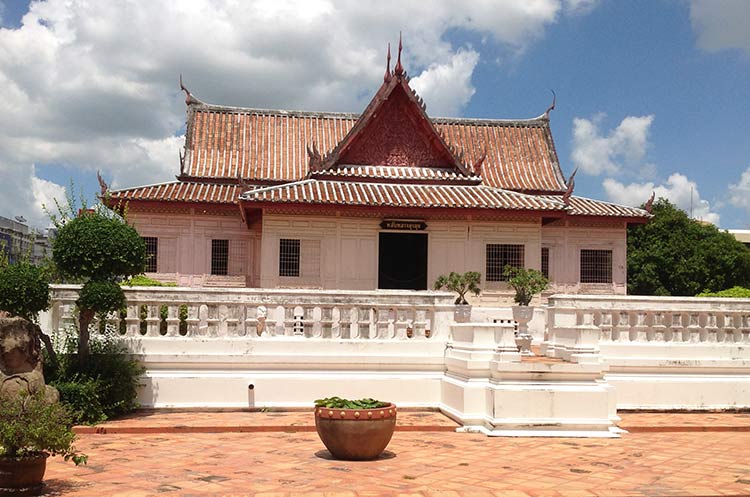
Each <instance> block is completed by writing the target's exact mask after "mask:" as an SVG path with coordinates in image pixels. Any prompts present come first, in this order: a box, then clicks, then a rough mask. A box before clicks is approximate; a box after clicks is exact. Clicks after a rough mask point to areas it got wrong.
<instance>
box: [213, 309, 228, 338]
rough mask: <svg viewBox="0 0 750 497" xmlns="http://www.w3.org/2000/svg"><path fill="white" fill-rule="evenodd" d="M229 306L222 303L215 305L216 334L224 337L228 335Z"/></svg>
mask: <svg viewBox="0 0 750 497" xmlns="http://www.w3.org/2000/svg"><path fill="white" fill-rule="evenodd" d="M229 326H230V318H229V307H227V306H226V305H224V304H222V305H219V306H217V307H216V335H215V336H220V337H226V336H228V335H229Z"/></svg>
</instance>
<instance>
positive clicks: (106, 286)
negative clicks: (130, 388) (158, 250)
mask: <svg viewBox="0 0 750 497" xmlns="http://www.w3.org/2000/svg"><path fill="white" fill-rule="evenodd" d="M52 257H53V260H54V262H55V264H56V265H57V267H58V268H59V270H60V271H61V272H62V273H63V275H65V276H66V277H70V278H73V279H79V280H83V281H84V284H83V288H81V292H80V294H79V298H78V300H77V301H76V304H77V305H78V310H79V319H78V325H79V326H78V331H79V334H80V339H79V341H78V359H79V361H80V362H81V363H84V362H85V361H86V359H87V358H88V355H89V324H90V323H91V320H92V319H93V318H94V316H95V315H96V313H108V312H112V311H117V310H119V309H121V308H122V307H123V306H124V305H125V295H124V293H123V292H122V288H120V285H118V284H117V280H118V279H121V278H123V277H127V276H133V275H136V274H140V273H142V272H143V271H144V269H145V268H146V244H145V242H144V241H143V239H142V238H141V237H140V236H139V235H138V232H137V231H136V230H135V228H133V227H132V226H130V225H129V224H128V223H127V222H126V221H125V219H124V218H123V217H121V216H119V215H117V214H115V213H113V212H111V211H106V210H105V209H104V208H100V209H97V210H94V211H91V210H82V211H81V212H80V213H79V214H78V216H76V217H74V218H72V219H68V220H64V221H62V222H60V223H59V229H58V233H57V237H56V238H55V240H54V242H53V245H52Z"/></svg>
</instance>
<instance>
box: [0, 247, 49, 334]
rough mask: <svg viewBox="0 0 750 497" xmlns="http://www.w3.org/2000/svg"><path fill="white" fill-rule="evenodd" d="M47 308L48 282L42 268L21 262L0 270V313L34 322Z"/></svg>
mask: <svg viewBox="0 0 750 497" xmlns="http://www.w3.org/2000/svg"><path fill="white" fill-rule="evenodd" d="M49 306H50V301H49V281H48V280H47V275H46V274H45V272H44V270H43V269H42V268H39V267H37V266H34V265H33V264H31V263H29V262H24V261H22V262H19V263H17V264H13V265H11V266H7V267H5V268H4V269H2V270H0V311H5V312H8V313H10V314H12V315H14V316H20V317H22V318H24V319H28V320H29V321H35V320H36V318H37V316H38V315H39V313H40V312H41V311H44V310H46V309H49Z"/></svg>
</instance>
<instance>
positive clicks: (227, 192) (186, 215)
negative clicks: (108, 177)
mask: <svg viewBox="0 0 750 497" xmlns="http://www.w3.org/2000/svg"><path fill="white" fill-rule="evenodd" d="M400 55H401V50H400V48H399V56H398V60H397V63H396V65H395V67H394V69H393V70H391V69H390V54H389V57H388V65H387V69H386V72H385V75H384V80H383V84H382V85H381V86H380V88H379V89H378V90H377V92H376V93H375V96H374V97H373V98H372V100H371V102H370V103H369V105H368V106H367V107H366V108H365V109H364V111H363V112H362V113H361V114H359V115H356V114H346V113H332V112H298V111H286V110H261V109H250V108H238V107H227V106H218V105H212V104H207V103H204V102H202V101H201V100H199V99H198V98H196V97H195V96H194V95H192V94H191V93H190V92H189V91H188V90H187V89H186V88H185V87H184V86H183V87H182V89H183V90H184V91H185V94H186V104H187V130H186V137H185V149H184V153H182V154H181V155H180V173H179V175H178V176H177V178H176V181H172V182H168V183H162V184H157V185H148V186H141V187H136V188H129V189H124V190H116V191H110V192H108V198H109V202H110V203H111V204H112V205H114V204H121V205H122V203H127V205H128V213H129V219H130V221H131V222H133V223H134V224H135V226H136V228H137V229H138V231H139V232H140V233H141V235H142V236H143V237H144V239H145V240H146V244H147V247H148V252H149V262H148V274H149V275H151V276H153V277H155V278H157V279H160V280H164V281H174V282H176V283H178V284H179V285H182V286H240V287H260V288H324V289H342V290H373V289H415V290H421V289H428V288H430V287H431V286H432V283H433V282H434V281H435V279H436V278H437V277H438V276H439V275H441V274H445V273H448V272H450V271H457V272H464V271H478V272H480V273H481V275H482V289H483V297H482V299H487V300H488V301H494V302H496V301H497V300H496V298H495V297H497V296H498V295H507V294H508V288H507V283H506V282H505V281H504V276H503V268H504V267H505V266H506V265H507V264H511V265H523V266H526V267H530V268H535V269H539V270H541V271H542V272H544V273H545V274H546V275H548V277H549V278H550V280H551V283H552V287H551V289H550V290H551V291H554V292H566V293H588V294H592V293H604V294H624V293H626V277H627V273H626V269H627V264H626V228H627V226H628V224H632V223H644V222H647V220H648V218H649V216H650V215H649V213H648V212H647V211H646V210H642V209H636V208H632V207H627V206H621V205H615V204H611V203H608V202H603V201H598V200H593V199H588V198H583V197H579V196H576V195H574V194H573V183H574V180H573V177H574V174H573V175H571V177H570V178H569V179H568V180H567V181H566V180H565V177H564V175H563V171H562V168H561V166H560V162H559V159H558V156H557V152H556V151H555V145H554V141H553V139H552V134H551V131H550V115H549V114H550V111H551V110H552V109H553V108H554V103H553V105H552V106H551V107H550V109H548V110H547V111H546V112H545V113H544V114H542V115H540V116H539V117H536V118H531V119H520V120H506V119H497V120H495V119H467V118H433V117H429V116H428V114H427V112H426V105H425V103H424V102H423V101H422V99H421V98H420V97H419V96H418V95H417V94H416V92H415V91H414V90H413V89H412V88H411V87H410V86H409V77H408V76H407V74H406V72H405V71H404V69H403V66H402V65H401V61H400Z"/></svg>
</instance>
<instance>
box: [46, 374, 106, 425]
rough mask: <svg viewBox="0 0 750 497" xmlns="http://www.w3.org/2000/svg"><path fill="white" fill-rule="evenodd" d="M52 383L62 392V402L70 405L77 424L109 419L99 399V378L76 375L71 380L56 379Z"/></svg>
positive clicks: (69, 409) (71, 413) (69, 408)
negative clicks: (93, 378)
mask: <svg viewBox="0 0 750 497" xmlns="http://www.w3.org/2000/svg"><path fill="white" fill-rule="evenodd" d="M52 385H53V386H54V387H55V388H57V390H58V391H59V392H60V402H62V403H63V404H65V405H66V406H67V407H68V412H70V415H71V417H72V419H73V422H74V423H75V424H95V423H100V422H102V421H106V420H107V414H106V413H105V412H104V407H102V403H101V401H100V399H99V391H100V389H101V386H100V382H99V381H98V380H92V379H91V378H87V377H85V376H81V375H74V376H73V379H71V380H70V381H61V380H58V381H55V382H53V383H52Z"/></svg>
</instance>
